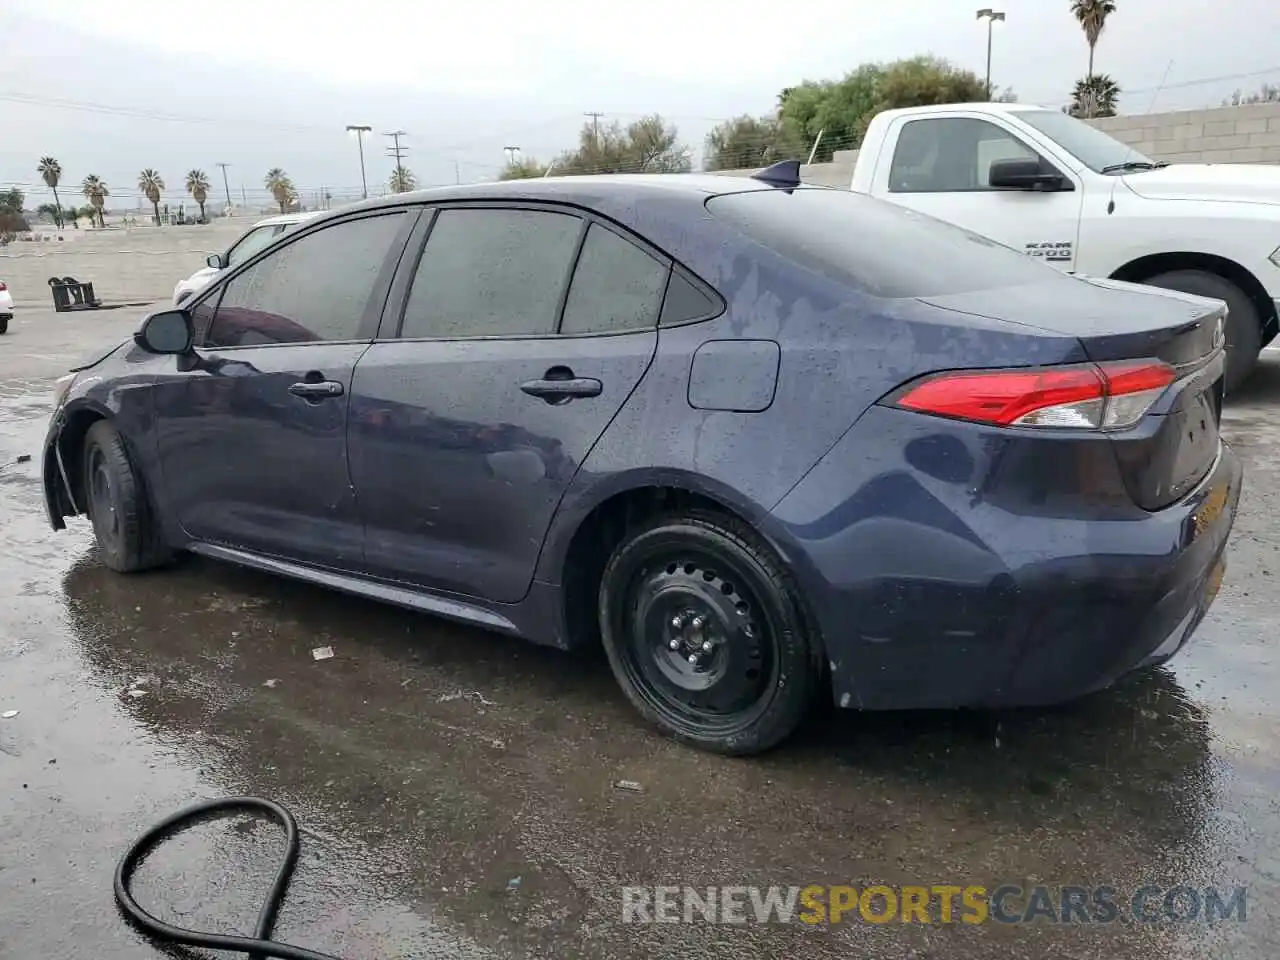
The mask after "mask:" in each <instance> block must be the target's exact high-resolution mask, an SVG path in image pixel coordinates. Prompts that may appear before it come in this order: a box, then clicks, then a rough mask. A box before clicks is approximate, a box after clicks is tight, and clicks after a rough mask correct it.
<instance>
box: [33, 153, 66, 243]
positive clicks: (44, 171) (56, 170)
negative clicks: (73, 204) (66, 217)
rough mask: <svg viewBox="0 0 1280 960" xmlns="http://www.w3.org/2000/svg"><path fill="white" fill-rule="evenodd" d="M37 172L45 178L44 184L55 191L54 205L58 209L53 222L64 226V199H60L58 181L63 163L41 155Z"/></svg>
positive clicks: (60, 177)
mask: <svg viewBox="0 0 1280 960" xmlns="http://www.w3.org/2000/svg"><path fill="white" fill-rule="evenodd" d="M36 172H38V173H39V174H40V177H41V179H43V180H44V185H45V186H46V187H48V188H49V189H50V190H52V191H53V206H54V209H55V210H57V213H56V214H54V217H53V222H54V223H56V224H57V225H58V226H59V227H61V226H62V201H61V200H59V199H58V181H60V180H61V179H62V164H60V163H58V161H57V160H55V159H54V158H53V157H41V158H40V162H39V163H38V164H37V165H36Z"/></svg>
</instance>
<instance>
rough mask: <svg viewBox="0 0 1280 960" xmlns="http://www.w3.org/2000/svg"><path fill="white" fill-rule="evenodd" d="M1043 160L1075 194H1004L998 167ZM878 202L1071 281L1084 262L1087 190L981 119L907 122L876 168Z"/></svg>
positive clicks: (1009, 132)
mask: <svg viewBox="0 0 1280 960" xmlns="http://www.w3.org/2000/svg"><path fill="white" fill-rule="evenodd" d="M1024 157H1042V158H1044V159H1045V160H1047V161H1048V162H1049V163H1051V164H1052V165H1053V166H1054V167H1055V168H1056V169H1058V170H1059V171H1060V172H1061V173H1062V174H1063V175H1064V176H1065V177H1066V180H1067V182H1068V183H1070V185H1071V189H1069V190H1066V189H1064V190H1057V191H1033V190H1009V189H998V188H994V187H992V186H991V185H990V173H991V164H992V163H994V162H995V161H997V160H1010V159H1020V158H1024ZM875 164H876V167H875V172H874V174H873V177H872V190H871V192H872V193H873V195H875V196H876V197H878V198H880V199H883V200H888V201H890V202H892V203H896V204H899V205H901V206H904V207H909V208H911V209H912V210H918V211H920V212H921V213H925V214H928V215H929V216H932V217H937V218H938V219H939V220H946V221H948V222H949V223H954V224H956V225H958V226H961V227H964V228H965V229H966V230H972V231H973V232H974V233H978V234H981V235H983V236H985V237H989V238H991V239H992V240H995V241H997V242H999V243H1003V244H1005V245H1006V246H1009V247H1012V248H1013V249H1015V250H1019V251H1021V252H1023V253H1026V254H1028V255H1029V256H1032V257H1036V258H1038V259H1042V260H1044V261H1045V262H1046V263H1049V264H1052V265H1053V266H1055V267H1057V268H1059V269H1060V270H1065V271H1066V272H1068V273H1072V272H1074V271H1075V269H1076V263H1077V260H1078V258H1079V256H1080V250H1079V243H1080V236H1079V233H1080V229H1079V228H1080V210H1081V205H1082V202H1083V199H1084V189H1083V184H1082V183H1081V181H1080V179H1079V178H1078V177H1077V176H1075V174H1074V173H1073V172H1072V171H1071V170H1070V169H1068V168H1067V167H1065V166H1064V165H1063V164H1061V163H1058V162H1055V160H1054V159H1053V158H1051V157H1046V156H1045V155H1044V153H1043V152H1042V151H1041V150H1038V149H1036V148H1035V147H1034V146H1032V145H1031V144H1029V143H1028V142H1027V138H1026V137H1025V136H1023V135H1022V134H1021V133H1020V132H1018V131H1016V130H1014V129H1013V128H1012V127H1010V126H1005V125H1003V124H1000V123H997V122H996V120H993V119H992V118H990V117H984V116H981V115H968V116H966V115H964V114H951V115H948V116H944V117H911V116H905V117H900V118H898V119H897V120H896V121H894V123H893V124H892V125H891V126H890V127H889V129H888V131H887V132H886V136H885V139H884V140H883V141H882V143H881V147H880V153H879V155H878V157H877V158H876V160H875Z"/></svg>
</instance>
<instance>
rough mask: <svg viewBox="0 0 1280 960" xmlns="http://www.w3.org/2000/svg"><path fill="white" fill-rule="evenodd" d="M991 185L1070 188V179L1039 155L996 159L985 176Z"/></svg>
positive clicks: (1013, 188) (1010, 187)
mask: <svg viewBox="0 0 1280 960" xmlns="http://www.w3.org/2000/svg"><path fill="white" fill-rule="evenodd" d="M987 181H988V182H989V183H990V184H991V186H993V187H996V188H1003V189H1007V190H1045V191H1053V190H1070V189H1072V187H1071V183H1070V181H1068V180H1067V179H1066V177H1064V176H1063V175H1062V174H1061V173H1059V172H1058V171H1057V170H1055V169H1054V168H1053V167H1052V166H1051V165H1050V164H1049V163H1047V162H1046V161H1044V160H1042V159H1040V158H1039V157H1025V158H1019V159H1017V160H997V161H995V162H994V163H992V164H991V172H990V175H989V176H988V178H987Z"/></svg>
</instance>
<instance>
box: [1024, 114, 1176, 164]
mask: <svg viewBox="0 0 1280 960" xmlns="http://www.w3.org/2000/svg"><path fill="white" fill-rule="evenodd" d="M1017 116H1018V119H1019V120H1022V121H1024V122H1026V124H1027V125H1028V126H1030V127H1034V128H1035V129H1036V130H1039V131H1040V132H1041V133H1043V134H1044V135H1045V136H1046V137H1048V138H1049V139H1050V140H1053V141H1054V142H1055V143H1060V144H1062V149H1064V150H1066V151H1067V152H1068V153H1070V154H1072V155H1073V156H1074V157H1075V158H1076V159H1077V160H1079V161H1080V162H1081V163H1083V164H1084V165H1085V166H1086V167H1088V168H1089V169H1090V170H1092V171H1093V172H1094V173H1102V171H1103V168H1104V167H1114V166H1116V165H1117V164H1139V165H1151V166H1155V161H1154V160H1152V159H1151V158H1150V157H1148V156H1146V155H1144V154H1142V153H1139V152H1138V151H1137V150H1135V149H1133V147H1131V146H1129V145H1128V144H1125V143H1121V142H1120V141H1119V140H1117V139H1116V138H1115V137H1113V136H1111V135H1110V134H1108V133H1103V132H1102V131H1101V130H1099V129H1098V128H1097V127H1091V126H1090V125H1089V124H1087V123H1085V122H1084V121H1083V120H1077V119H1076V118H1075V117H1073V116H1070V115H1068V114H1065V113H1061V112H1059V111H1056V110H1019V111H1018V114H1017Z"/></svg>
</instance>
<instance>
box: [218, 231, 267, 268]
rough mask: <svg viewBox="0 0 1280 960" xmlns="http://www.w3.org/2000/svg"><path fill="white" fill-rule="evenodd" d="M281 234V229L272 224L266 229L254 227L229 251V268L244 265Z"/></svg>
mask: <svg viewBox="0 0 1280 960" xmlns="http://www.w3.org/2000/svg"><path fill="white" fill-rule="evenodd" d="M279 232H280V230H279V228H278V227H276V226H274V225H271V224H268V225H267V226H265V227H254V228H253V229H252V230H250V231H249V232H248V233H246V234H245V235H244V236H243V237H241V238H240V239H239V240H237V241H236V244H235V246H233V247H232V248H231V249H230V250H228V251H227V266H229V267H234V266H235V265H236V264H237V263H244V261H246V260H248V259H249V258H250V257H252V256H253V255H254V254H255V253H257V252H258V251H259V250H261V249H262V248H263V247H265V246H266V245H267V244H268V243H270V242H271V241H272V240H274V239H275V238H276V235H277V234H278V233H279Z"/></svg>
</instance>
